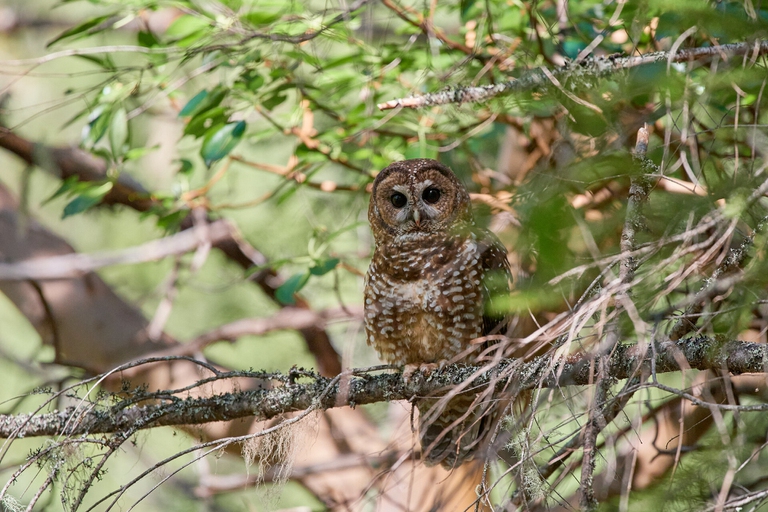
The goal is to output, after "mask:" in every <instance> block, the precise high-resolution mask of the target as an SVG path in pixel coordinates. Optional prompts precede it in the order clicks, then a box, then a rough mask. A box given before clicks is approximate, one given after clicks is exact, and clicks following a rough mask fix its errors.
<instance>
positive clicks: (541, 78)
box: [378, 41, 768, 110]
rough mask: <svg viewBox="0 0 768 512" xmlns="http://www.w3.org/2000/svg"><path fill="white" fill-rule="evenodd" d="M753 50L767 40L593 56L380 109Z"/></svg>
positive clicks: (766, 45)
mask: <svg viewBox="0 0 768 512" xmlns="http://www.w3.org/2000/svg"><path fill="white" fill-rule="evenodd" d="M750 52H753V53H754V54H755V56H757V55H763V54H765V53H768V41H755V42H754V43H733V44H724V45H719V46H707V47H702V48H689V49H685V50H679V51H677V52H653V53H647V54H645V55H637V56H631V57H617V56H615V55H609V56H607V57H590V58H588V59H585V60H583V61H581V62H578V63H567V64H566V65H565V66H562V67H560V68H558V69H555V70H554V71H550V70H549V69H547V68H536V69H532V70H530V71H528V72H526V73H524V74H523V75H522V76H521V77H520V78H516V79H513V80H509V81H507V82H503V83H500V84H491V85H481V86H477V87H455V88H449V89H446V90H444V91H441V92H436V93H429V94H424V95H421V96H412V97H408V98H398V99H395V100H390V101H387V102H385V103H379V104H378V107H379V109H380V110H389V109H393V108H397V107H407V108H419V107H431V106H434V105H446V104H449V103H472V102H481V101H488V100H490V99H491V98H495V97H496V96H500V95H502V94H513V93H520V92H523V91H544V90H547V89H549V88H550V86H552V85H554V84H553V81H552V79H553V78H554V79H555V80H557V81H559V82H565V81H568V80H578V81H584V79H590V80H594V79H597V78H603V77H606V76H609V75H612V74H614V73H616V72H618V71H622V70H626V69H631V68H635V67H638V66H644V65H647V64H656V63H659V62H668V63H674V62H686V61H688V60H701V59H707V58H711V57H714V56H722V57H732V56H735V55H744V54H747V53H750Z"/></svg>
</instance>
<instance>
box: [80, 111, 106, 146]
mask: <svg viewBox="0 0 768 512" xmlns="http://www.w3.org/2000/svg"><path fill="white" fill-rule="evenodd" d="M111 119H112V110H111V109H110V108H109V107H107V106H106V105H99V106H98V107H96V109H94V111H93V112H92V113H91V115H90V116H89V117H88V126H87V127H85V130H84V133H83V143H84V144H85V145H86V146H87V147H88V148H92V147H93V146H94V145H95V144H96V143H97V142H99V141H100V140H101V138H102V137H103V136H104V134H105V133H106V132H107V128H108V127H109V124H110V120H111Z"/></svg>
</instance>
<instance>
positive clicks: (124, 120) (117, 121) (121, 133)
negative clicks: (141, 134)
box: [109, 107, 128, 158]
mask: <svg viewBox="0 0 768 512" xmlns="http://www.w3.org/2000/svg"><path fill="white" fill-rule="evenodd" d="M127 140H128V117H127V115H126V113H125V109H124V108H122V107H120V108H119V109H117V110H116V111H115V113H114V114H112V122H111V123H110V124H109V145H110V147H111V148H112V155H113V156H114V157H115V158H116V157H117V156H119V155H122V154H123V146H124V145H125V142H126V141H127Z"/></svg>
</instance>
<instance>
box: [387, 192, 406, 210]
mask: <svg viewBox="0 0 768 512" xmlns="http://www.w3.org/2000/svg"><path fill="white" fill-rule="evenodd" d="M389 200H390V201H392V206H394V207H395V208H402V207H403V206H405V205H406V204H408V198H406V197H405V195H404V194H401V193H400V192H395V193H394V194H392V195H391V196H390V197H389Z"/></svg>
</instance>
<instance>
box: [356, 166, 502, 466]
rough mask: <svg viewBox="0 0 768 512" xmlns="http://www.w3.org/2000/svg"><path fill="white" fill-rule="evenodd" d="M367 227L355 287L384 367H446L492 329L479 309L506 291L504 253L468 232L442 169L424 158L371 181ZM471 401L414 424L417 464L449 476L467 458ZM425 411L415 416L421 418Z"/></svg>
mask: <svg viewBox="0 0 768 512" xmlns="http://www.w3.org/2000/svg"><path fill="white" fill-rule="evenodd" d="M433 189H436V190H437V191H438V192H437V194H436V193H435V192H434V190H433ZM398 194H400V195H402V196H404V198H403V197H398V198H395V197H394V196H396V195H398ZM435 197H437V199H436V200H435ZM416 212H418V213H416ZM368 219H369V221H370V223H371V229H372V230H373V234H374V239H375V242H376V249H375V251H374V254H373V260H372V262H371V265H370V267H369V269H368V275H367V279H366V286H365V329H366V336H367V341H368V344H369V345H371V346H373V347H374V348H375V349H376V351H377V352H378V354H379V356H380V357H381V358H382V359H383V360H384V361H387V362H388V363H394V364H419V363H437V362H440V361H455V360H456V359H457V356H458V355H459V354H460V353H462V352H464V351H465V350H466V349H467V348H468V347H469V346H470V342H471V340H473V339H475V338H478V337H480V336H484V335H486V334H490V333H491V332H492V331H493V330H494V329H495V328H497V326H498V324H499V323H500V319H499V318H493V317H491V316H489V315H487V314H485V311H484V307H485V305H486V304H487V302H488V300H489V298H490V297H491V296H496V295H501V294H505V293H508V291H509V276H510V270H509V263H508V262H507V257H506V249H505V248H504V246H503V245H502V244H501V242H499V240H498V239H497V238H496V237H495V236H494V235H493V234H492V233H490V232H488V231H486V230H483V229H480V228H477V227H476V226H475V224H474V221H473V219H472V210H471V206H470V202H469V194H468V193H467V190H466V189H465V188H464V186H463V185H462V184H461V182H459V180H458V179H457V178H456V176H455V175H454V174H453V172H452V171H451V170H450V169H448V168H447V167H445V166H444V165H442V164H440V163H439V162H436V161H434V160H428V159H418V160H406V161H403V162H397V163H394V164H392V165H390V166H389V167H387V168H386V169H384V170H383V171H381V172H380V173H379V175H378V176H377V177H376V180H375V182H374V185H373V194H372V198H371V204H370V207H369V209H368ZM417 220H418V222H417ZM494 272H495V273H496V274H498V275H495V276H493V279H489V275H490V274H491V273H494ZM472 399H473V397H471V396H461V395H459V396H457V397H455V398H454V399H452V400H451V401H450V402H449V403H448V405H447V407H446V408H445V410H444V411H442V412H441V413H440V415H439V417H438V418H437V419H436V420H434V421H433V422H431V423H430V424H428V425H421V440H422V450H423V451H424V460H425V462H426V463H427V464H430V465H431V464H437V463H442V464H443V465H444V466H446V467H453V466H456V465H458V464H461V463H462V462H464V461H465V460H468V459H470V458H472V455H473V453H474V451H475V449H476V448H477V442H476V441H477V438H478V437H479V436H480V435H481V434H482V432H481V430H482V427H483V424H484V423H487V421H485V420H486V419H487V418H484V415H482V414H480V413H479V412H478V413H477V414H475V413H474V412H470V413H469V414H467V411H468V409H469V407H470V405H471V403H472ZM435 403H436V401H435V400H422V401H420V402H419V403H417V407H418V408H419V411H420V412H421V413H422V415H426V413H427V411H428V410H429V408H431V407H432V406H433V405H434V404H435ZM475 407H476V408H477V409H478V411H480V410H483V409H484V408H483V407H477V406H475ZM462 416H464V418H463V419H461V418H462ZM486 416H487V415H486ZM457 420H458V423H457V424H455V425H452V424H454V422H456V421H457Z"/></svg>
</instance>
